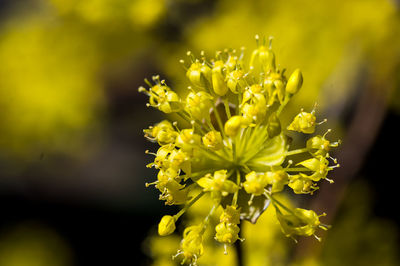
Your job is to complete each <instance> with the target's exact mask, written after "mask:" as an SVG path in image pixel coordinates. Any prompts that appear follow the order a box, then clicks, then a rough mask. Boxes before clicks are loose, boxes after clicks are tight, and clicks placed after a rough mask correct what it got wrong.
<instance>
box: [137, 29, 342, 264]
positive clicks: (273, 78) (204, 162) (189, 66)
mask: <svg viewBox="0 0 400 266" xmlns="http://www.w3.org/2000/svg"><path fill="white" fill-rule="evenodd" d="M256 41H257V48H256V49H255V50H254V51H253V52H252V54H251V57H250V60H249V61H246V59H245V56H244V49H241V50H240V51H239V52H238V51H236V50H230V49H226V50H224V51H218V52H216V56H215V58H213V59H207V58H206V56H205V54H204V52H201V54H200V58H196V57H195V56H194V54H193V53H191V52H188V53H187V54H188V57H189V60H188V62H185V61H184V60H181V63H182V64H183V65H184V67H185V68H186V77H187V78H188V80H189V81H190V83H191V86H189V87H188V89H187V93H186V95H179V94H178V93H177V92H175V91H174V90H173V89H171V88H170V87H169V86H168V85H167V83H166V81H165V80H162V79H160V77H159V76H154V77H153V79H152V81H153V82H150V81H148V80H146V83H147V85H148V86H149V88H147V89H146V88H144V87H140V88H139V91H140V92H144V93H145V94H147V95H148V96H149V98H150V99H149V103H148V104H147V105H148V106H151V107H154V108H157V109H159V110H160V111H162V112H164V113H166V114H170V113H174V114H176V115H178V116H179V117H180V118H181V122H180V123H182V125H181V124H180V123H179V124H178V122H177V121H174V122H169V121H167V120H164V121H162V122H160V123H158V124H156V125H154V126H151V127H149V128H148V129H145V130H144V133H145V137H146V138H147V139H149V140H150V141H153V142H158V144H159V145H160V146H161V147H160V148H159V149H158V150H157V152H155V153H152V152H149V151H147V153H148V154H152V155H154V156H155V159H154V161H153V162H152V163H150V164H148V167H154V168H156V169H158V171H159V172H158V175H157V180H156V181H154V182H151V183H146V186H149V185H154V186H155V187H156V188H157V189H158V190H159V191H160V200H164V201H165V204H167V205H182V206H183V207H182V209H181V210H180V211H179V212H178V213H177V214H175V215H166V216H164V217H163V218H162V219H161V222H160V224H159V227H158V231H159V234H160V235H168V234H171V233H173V232H174V230H175V228H176V227H175V222H176V221H177V220H178V219H179V218H180V217H181V216H182V214H184V213H185V212H186V211H187V210H188V209H189V208H190V207H191V206H192V205H193V204H194V203H195V202H196V201H198V200H199V199H200V198H202V197H203V196H204V195H206V194H208V195H209V196H210V199H211V200H212V207H211V208H210V210H209V212H208V215H206V216H205V217H204V219H203V221H201V222H200V223H199V224H195V225H191V226H189V227H187V228H186V229H185V230H184V232H183V240H182V241H181V245H180V249H179V250H178V252H177V254H176V256H174V257H176V258H180V259H181V260H182V262H183V263H188V264H191V265H196V262H197V259H198V258H199V257H200V256H201V255H202V254H203V252H204V250H203V245H202V243H203V237H204V233H205V231H206V229H207V228H208V227H209V226H210V221H209V220H210V217H211V216H212V215H213V214H214V213H215V212H216V211H217V210H218V211H221V213H222V214H221V216H220V220H219V223H218V224H217V225H216V226H215V237H214V238H215V240H216V241H218V242H220V243H222V244H223V245H224V246H225V250H226V248H227V245H231V244H234V243H235V242H236V241H237V240H241V238H240V236H239V232H240V223H241V221H242V220H248V221H250V222H251V223H256V221H257V219H258V218H259V216H260V215H261V214H262V213H263V212H264V211H265V210H266V209H267V208H268V206H269V205H272V206H273V207H274V208H275V210H276V215H277V218H278V221H279V222H280V225H281V229H282V231H283V233H284V234H285V235H286V236H288V237H292V238H293V239H295V236H311V235H314V236H315V237H316V238H317V239H319V238H318V237H317V236H316V235H315V231H316V230H317V229H318V228H321V229H324V230H326V229H327V228H328V226H327V225H324V224H323V223H321V222H320V221H319V217H320V216H322V215H317V214H316V213H315V212H314V211H312V210H305V209H300V208H291V207H289V206H286V205H285V204H283V203H282V202H280V201H279V200H278V199H277V198H276V197H275V195H274V194H275V193H278V192H281V191H282V190H284V189H285V187H289V189H291V190H293V192H294V193H295V194H313V192H314V191H315V190H317V189H318V182H319V181H320V180H321V179H326V180H328V181H329V182H333V181H332V180H330V179H327V174H328V172H329V171H331V170H332V169H334V168H335V167H338V166H339V165H338V164H337V162H336V159H333V158H332V157H330V155H329V152H330V149H331V148H333V147H337V146H338V144H339V142H331V141H329V140H328V139H327V138H326V135H327V133H328V132H329V131H330V130H328V131H327V133H325V134H324V135H323V136H320V135H317V136H313V137H311V138H309V140H308V141H307V142H306V145H305V147H304V148H300V149H292V150H290V144H291V138H290V137H289V136H287V134H285V132H286V130H288V131H295V132H299V133H303V134H307V135H310V134H313V133H314V132H315V129H316V126H318V125H319V124H321V123H323V122H325V121H326V120H323V121H322V122H317V119H316V116H315V108H314V109H313V110H312V111H310V112H307V111H304V110H301V112H300V113H299V114H298V115H297V116H296V117H294V119H293V121H292V122H291V123H290V124H289V125H287V126H286V127H285V126H282V124H281V120H280V115H281V113H282V111H283V110H284V108H285V106H286V105H287V104H288V102H289V101H290V100H291V99H292V97H293V96H294V95H295V94H296V93H298V91H299V90H300V88H301V86H302V83H303V76H302V73H301V71H300V70H299V69H296V70H295V71H293V73H292V74H291V75H290V76H289V77H288V78H287V77H286V73H285V69H279V68H278V67H277V65H276V62H275V55H274V52H273V51H272V49H271V41H270V42H269V43H267V41H266V40H265V39H264V40H262V41H260V40H259V37H258V36H256ZM298 154H302V155H303V156H306V157H307V159H305V160H302V161H299V162H294V161H293V158H296V157H293V155H298ZM197 191H198V192H197ZM195 192H197V194H194V193H195ZM323 215H325V214H323Z"/></svg>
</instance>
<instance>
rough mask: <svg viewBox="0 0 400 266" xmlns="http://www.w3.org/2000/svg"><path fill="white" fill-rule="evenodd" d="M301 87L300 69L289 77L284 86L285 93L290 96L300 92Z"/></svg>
mask: <svg viewBox="0 0 400 266" xmlns="http://www.w3.org/2000/svg"><path fill="white" fill-rule="evenodd" d="M302 85H303V75H302V74H301V71H300V69H296V70H295V71H294V72H293V73H292V75H290V77H289V80H288V82H287V84H286V92H287V93H290V94H295V93H297V92H298V91H299V90H300V88H301V86H302Z"/></svg>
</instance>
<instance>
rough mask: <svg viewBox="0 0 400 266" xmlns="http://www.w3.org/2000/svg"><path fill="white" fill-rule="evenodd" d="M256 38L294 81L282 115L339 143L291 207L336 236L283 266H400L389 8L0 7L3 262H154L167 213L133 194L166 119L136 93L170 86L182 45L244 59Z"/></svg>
mask: <svg viewBox="0 0 400 266" xmlns="http://www.w3.org/2000/svg"><path fill="white" fill-rule="evenodd" d="M256 34H259V35H260V36H266V37H269V36H273V38H274V39H273V43H272V45H273V49H274V51H275V53H276V56H277V63H278V64H279V65H281V66H282V67H287V68H288V69H287V71H288V73H290V72H292V71H293V70H294V69H295V68H300V69H302V71H303V75H304V86H303V88H302V90H301V92H300V93H299V94H298V95H297V96H296V97H295V98H294V101H293V102H292V103H291V105H290V106H289V107H288V109H287V112H286V116H287V118H290V117H292V116H294V115H295V114H296V113H297V112H298V111H299V110H300V108H301V107H304V108H305V109H309V110H310V109H312V107H313V106H314V103H315V102H317V103H318V109H317V115H318V117H319V118H320V120H322V119H323V118H328V123H327V124H324V127H322V129H321V130H322V131H323V132H324V131H326V129H327V127H329V128H332V129H333V132H334V133H333V134H331V135H330V137H331V139H337V138H340V139H342V141H343V145H342V146H341V147H340V148H339V149H338V150H337V152H336V154H334V155H335V156H336V157H337V158H338V160H339V163H340V164H341V166H342V167H341V168H339V169H337V170H336V171H334V173H333V174H332V176H331V178H333V179H334V180H335V184H333V185H330V186H324V185H323V186H322V187H321V191H320V193H317V194H316V195H315V197H311V198H310V197H300V198H299V199H298V200H299V201H300V202H301V204H302V206H303V207H307V206H309V207H312V208H314V209H316V210H317V212H318V213H320V212H327V213H328V217H329V218H328V219H329V220H328V222H329V223H331V224H333V225H334V227H333V228H332V230H331V231H330V232H329V233H328V234H326V235H325V236H324V238H325V241H324V243H322V244H317V245H316V243H315V242H316V241H311V242H310V241H308V240H303V239H300V243H299V244H298V245H296V246H294V247H293V246H290V250H289V251H288V252H286V253H285V254H284V256H286V259H285V260H284V261H285V263H284V264H283V265H286V264H289V262H290V263H292V262H293V261H302V260H303V259H304V257H307V256H308V254H314V255H315V256H314V257H313V261H312V262H311V261H309V262H306V264H305V265H399V264H400V259H399V257H398V256H399V255H398V254H397V251H398V250H399V236H400V235H399V227H398V226H399V225H400V215H399V213H398V211H397V205H396V203H397V201H398V200H397V197H396V195H397V193H398V192H397V187H396V186H395V184H394V183H395V181H396V179H397V174H396V170H395V167H394V166H396V163H397V161H396V159H397V151H398V150H399V148H400V145H399V141H398V140H397V138H398V131H396V130H397V129H396V128H395V127H396V125H397V124H398V123H399V122H400V119H399V118H400V75H399V73H400V3H399V2H398V1H395V0H391V1H389V0H350V1H345V0H340V1H305V0H286V1H256V0H250V1H239V0H215V1H214V0H152V1H148V0H85V1H80V0H30V1H29V0H19V1H12V0H8V1H7V0H2V1H0V210H1V216H0V266H31V265H32V266H53V265H54V266H58V265H63V266H64V265H65V266H70V265H98V264H108V265H138V263H139V262H140V265H149V264H151V262H152V258H151V252H148V247H145V246H144V244H143V243H144V242H146V241H145V239H146V236H147V234H148V232H151V231H152V229H153V226H154V224H156V223H157V222H158V220H159V218H160V217H161V216H162V214H163V213H164V212H165V207H164V206H163V204H162V202H159V201H158V200H157V198H158V195H157V192H156V191H155V190H153V189H146V188H145V186H144V183H145V182H148V181H149V180H153V179H154V177H155V173H154V171H152V170H150V169H147V168H145V165H146V163H148V162H149V161H151V158H150V157H148V156H147V155H145V154H144V151H145V150H146V149H150V150H154V149H156V145H154V144H152V143H148V142H147V141H146V140H145V139H144V138H143V134H142V129H143V128H146V127H148V126H149V125H152V124H154V123H156V122H158V121H159V120H160V119H162V118H163V115H162V114H161V113H159V112H158V111H156V110H152V109H148V108H147V107H146V106H145V103H146V101H147V97H146V96H144V95H140V94H139V93H138V92H137V88H138V87H139V86H141V85H144V82H143V79H144V78H146V77H147V78H149V77H151V76H152V75H153V74H160V75H161V77H162V78H165V79H166V80H167V81H168V84H169V85H170V86H171V87H172V88H175V89H176V90H180V88H183V84H184V83H185V80H184V79H185V75H184V69H183V68H182V65H181V64H180V63H179V59H181V58H184V57H185V54H186V51H187V50H191V51H193V52H194V53H196V54H199V53H200V51H201V50H204V51H205V53H206V54H207V55H209V56H213V55H214V52H215V51H216V50H221V49H224V48H236V49H239V48H240V47H242V46H245V47H246V51H247V53H250V52H251V50H252V49H254V48H255V46H256V44H255V41H254V36H255V35H256ZM323 132H319V133H323ZM168 210H169V211H171V210H173V208H169V209H168ZM280 237H281V238H284V236H283V234H281V235H280ZM265 249H266V250H263V251H262V252H261V253H260V252H258V253H260V254H261V255H260V256H261V257H263V256H265V257H268V256H270V255H269V254H270V253H269V250H268V249H267V247H266V248H265ZM261 261H263V262H261ZM259 262H260V264H254V265H270V264H268V263H267V262H265V261H264V260H259Z"/></svg>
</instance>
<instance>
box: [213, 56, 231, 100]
mask: <svg viewBox="0 0 400 266" xmlns="http://www.w3.org/2000/svg"><path fill="white" fill-rule="evenodd" d="M223 67H224V63H223V62H222V61H217V62H215V65H214V67H213V69H212V72H211V79H212V85H213V88H214V92H215V93H216V94H217V95H219V96H224V95H225V94H226V93H227V92H228V86H227V85H226V83H225V77H224V75H223V73H222V69H223Z"/></svg>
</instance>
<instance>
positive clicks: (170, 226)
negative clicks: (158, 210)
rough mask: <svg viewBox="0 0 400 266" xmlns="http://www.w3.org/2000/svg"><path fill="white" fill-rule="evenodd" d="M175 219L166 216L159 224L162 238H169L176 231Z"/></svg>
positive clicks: (159, 232)
mask: <svg viewBox="0 0 400 266" xmlns="http://www.w3.org/2000/svg"><path fill="white" fill-rule="evenodd" d="M175 228H176V227H175V218H174V217H172V216H171V215H164V216H163V218H161V221H160V223H159V224H158V234H159V235H160V236H167V235H170V234H172V233H173V232H174V231H175Z"/></svg>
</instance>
